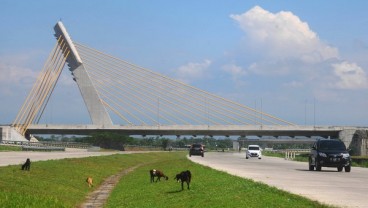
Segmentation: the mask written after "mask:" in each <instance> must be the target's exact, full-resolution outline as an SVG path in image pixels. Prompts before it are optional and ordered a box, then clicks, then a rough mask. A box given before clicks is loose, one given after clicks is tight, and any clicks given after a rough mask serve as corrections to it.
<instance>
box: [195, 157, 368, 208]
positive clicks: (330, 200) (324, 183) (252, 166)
mask: <svg viewBox="0 0 368 208" xmlns="http://www.w3.org/2000/svg"><path fill="white" fill-rule="evenodd" d="M188 158H189V159H191V160H192V161H194V162H196V163H199V164H202V165H205V166H208V167H211V168H214V169H217V170H221V171H224V172H227V173H229V174H232V175H236V176H240V177H243V178H248V179H253V180H254V181H259V182H263V183H265V184H268V185H271V186H274V187H277V188H279V189H282V190H285V191H288V192H291V193H294V194H298V195H301V196H305V197H307V198H310V199H312V200H316V201H319V202H322V203H325V204H330V205H334V206H338V207H367V208H368V168H358V167H352V168H351V172H350V173H346V172H344V171H343V172H337V168H325V167H322V171H309V170H308V163H306V162H295V161H289V160H285V159H283V158H275V157H263V158H262V159H261V160H259V159H257V158H250V159H245V153H223V152H207V153H205V156H204V157H200V156H192V157H188Z"/></svg>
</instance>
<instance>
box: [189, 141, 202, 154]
mask: <svg viewBox="0 0 368 208" xmlns="http://www.w3.org/2000/svg"><path fill="white" fill-rule="evenodd" d="M192 155H200V156H202V157H204V146H203V145H202V144H192V145H191V146H190V149H189V157H191V156H192Z"/></svg>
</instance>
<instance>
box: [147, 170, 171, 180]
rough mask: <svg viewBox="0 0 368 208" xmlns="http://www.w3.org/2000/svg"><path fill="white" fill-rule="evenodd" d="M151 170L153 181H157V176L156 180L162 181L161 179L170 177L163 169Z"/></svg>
mask: <svg viewBox="0 0 368 208" xmlns="http://www.w3.org/2000/svg"><path fill="white" fill-rule="evenodd" d="M149 172H150V177H151V183H152V182H154V181H155V177H157V179H156V182H157V181H161V180H160V179H161V178H165V179H166V180H168V179H169V177H167V176H166V175H165V174H164V173H163V172H162V171H159V170H155V169H152V170H150V171H149Z"/></svg>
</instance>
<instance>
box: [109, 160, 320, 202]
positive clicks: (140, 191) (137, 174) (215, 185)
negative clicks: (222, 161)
mask: <svg viewBox="0 0 368 208" xmlns="http://www.w3.org/2000/svg"><path fill="white" fill-rule="evenodd" d="M181 154H183V153H181ZM178 156H179V157H178ZM152 168H156V169H159V170H162V171H164V173H165V174H166V175H168V176H169V180H168V181H165V180H162V181H161V182H157V183H150V182H149V174H148V170H149V169H152ZM187 169H188V170H190V171H191V172H192V175H193V178H192V183H191V187H190V190H187V188H186V186H184V190H183V191H181V184H180V183H177V182H176V181H175V180H174V179H173V178H174V176H175V174H177V173H179V172H180V171H183V170H187ZM106 207H143V208H144V207H147V208H148V207H150V208H152V207H183V208H184V207H327V206H324V205H321V204H319V203H317V202H313V201H310V200H308V199H306V198H303V197H300V196H297V195H294V194H290V193H287V192H284V191H281V190H278V189H276V188H272V187H269V186H267V185H265V184H262V183H257V182H254V181H252V180H246V179H243V178H240V177H236V176H231V175H229V174H226V173H224V172H220V171H216V170H213V169H211V168H208V167H204V166H201V165H198V164H195V163H193V162H191V161H189V160H187V159H186V158H184V157H182V156H181V155H178V154H176V155H175V156H174V155H173V154H171V155H170V154H169V155H168V158H166V159H165V160H160V161H159V162H157V163H152V164H148V165H145V166H142V167H140V168H138V169H136V171H134V173H130V174H128V175H126V176H125V177H124V178H123V180H121V181H120V183H119V184H118V185H117V186H116V187H115V189H114V191H113V192H112V194H111V196H110V198H109V200H108V203H107V205H106Z"/></svg>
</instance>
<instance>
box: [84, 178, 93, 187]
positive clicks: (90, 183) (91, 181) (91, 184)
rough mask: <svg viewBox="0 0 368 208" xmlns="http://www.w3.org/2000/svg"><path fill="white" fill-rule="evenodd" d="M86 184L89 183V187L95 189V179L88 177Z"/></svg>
mask: <svg viewBox="0 0 368 208" xmlns="http://www.w3.org/2000/svg"><path fill="white" fill-rule="evenodd" d="M86 182H87V183H88V187H90V188H91V187H93V178H92V177H87V179H86Z"/></svg>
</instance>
